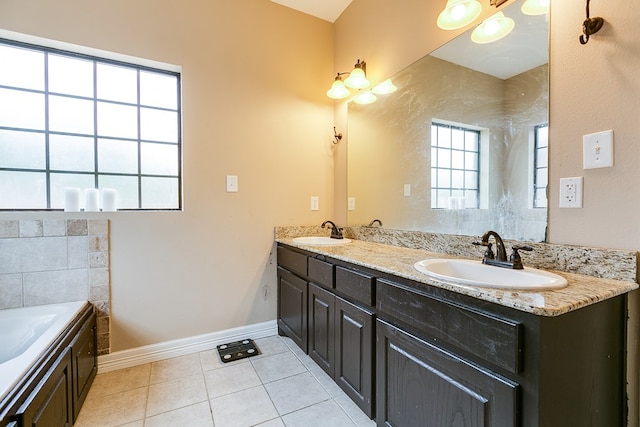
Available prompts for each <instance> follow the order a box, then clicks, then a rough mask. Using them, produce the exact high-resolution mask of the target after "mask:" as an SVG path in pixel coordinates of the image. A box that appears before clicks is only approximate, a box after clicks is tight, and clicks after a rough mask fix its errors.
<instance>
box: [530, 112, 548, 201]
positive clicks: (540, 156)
mask: <svg viewBox="0 0 640 427" xmlns="http://www.w3.org/2000/svg"><path fill="white" fill-rule="evenodd" d="M533 132H534V144H535V145H534V156H533V207H534V208H546V207H547V185H548V182H549V162H548V161H549V124H547V123H545V124H542V125H538V126H536V127H535V128H534V131H533Z"/></svg>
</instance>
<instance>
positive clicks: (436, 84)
mask: <svg viewBox="0 0 640 427" xmlns="http://www.w3.org/2000/svg"><path fill="white" fill-rule="evenodd" d="M523 1H524V0H520V1H516V2H513V4H511V5H509V6H508V7H506V8H504V9H503V10H502V11H503V12H504V14H505V15H507V16H509V17H511V18H512V19H514V20H515V29H514V30H513V31H512V33H510V34H509V35H507V36H506V37H505V38H503V39H501V40H499V41H497V42H494V43H490V44H483V45H480V44H476V43H473V42H472V41H471V37H470V34H471V32H472V30H473V28H472V29H470V30H469V31H467V32H466V33H464V34H462V35H460V36H459V37H457V38H456V39H454V40H452V41H450V42H449V43H447V44H446V45H444V46H442V47H441V48H439V49H437V50H436V51H434V52H433V53H431V54H430V55H427V56H425V57H424V58H422V59H421V60H419V61H417V62H416V63H414V64H412V65H410V66H409V67H407V68H406V69H405V70H403V71H401V72H400V73H398V74H397V75H396V76H394V77H392V80H393V83H394V84H395V85H396V86H397V87H398V90H397V91H396V92H395V93H393V94H390V95H386V96H384V97H382V96H380V97H378V101H377V102H376V103H374V104H369V105H358V104H356V103H354V102H351V103H349V110H348V142H347V143H348V171H347V179H348V183H347V184H348V185H347V188H348V197H349V198H350V200H349V203H348V206H349V211H348V213H347V219H348V224H349V225H350V226H362V225H367V224H369V223H370V222H371V221H372V220H373V219H374V218H379V219H381V220H382V222H383V224H384V226H385V227H386V228H392V229H401V230H413V231H428V232H435V233H446V234H462V235H481V234H482V233H484V232H485V231H487V230H490V229H493V230H495V231H497V232H498V233H500V234H501V235H502V237H504V238H509V239H517V240H529V241H544V240H545V238H546V228H547V198H546V187H547V177H548V174H547V135H548V132H547V131H548V106H549V84H548V16H547V15H538V16H527V15H524V14H523V13H522V12H521V10H520V8H521V6H522V2H523ZM434 26H435V24H434Z"/></svg>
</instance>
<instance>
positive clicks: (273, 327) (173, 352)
mask: <svg viewBox="0 0 640 427" xmlns="http://www.w3.org/2000/svg"><path fill="white" fill-rule="evenodd" d="M277 334H278V324H277V322H276V321H275V320H270V321H268V322H263V323H254V324H253V325H247V326H241V327H239V328H233V329H227V330H224V331H218V332H212V333H210V334H204V335H196V336H194V337H189V338H181V339H178V340H173V341H165V342H161V343H158V344H151V345H145V346H143V347H137V348H132V349H129V350H123V351H116V352H114V353H110V354H105V355H103V356H98V373H103V372H109V371H115V370H116V369H123V368H130V367H132V366H138V365H142V364H145V363H150V362H157V361H158V360H164V359H170V358H172V357H177V356H184V355H186V354H191V353H197V352H200V351H206V350H212V349H215V348H216V346H218V345H220V344H224V343H228V342H233V341H239V340H242V339H245V338H251V339H258V338H265V337H269V336H272V335H277Z"/></svg>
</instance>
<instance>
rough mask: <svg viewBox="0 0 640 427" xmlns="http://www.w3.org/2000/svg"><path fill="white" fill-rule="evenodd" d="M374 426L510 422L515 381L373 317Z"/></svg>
mask: <svg viewBox="0 0 640 427" xmlns="http://www.w3.org/2000/svg"><path fill="white" fill-rule="evenodd" d="M377 335H378V346H377V359H378V364H377V366H378V369H377V372H376V378H377V379H378V390H377V393H376V397H377V398H378V411H377V414H376V419H377V422H378V425H379V426H389V427H391V426H421V427H430V426H433V427H439V426H461V427H465V426H468V427H472V426H516V425H517V419H518V418H517V417H518V384H516V383H514V382H512V381H509V380H508V379H505V378H501V377H500V376H499V375H496V374H495V373H493V372H491V371H489V370H485V369H483V368H481V367H479V366H476V365H474V364H472V363H469V362H468V361H466V360H464V359H462V358H460V357H458V356H457V355H456V354H454V353H451V352H448V351H445V350H443V349H442V348H440V347H438V346H437V345H434V344H431V343H429V342H427V341H425V340H422V339H420V338H417V337H415V336H413V335H411V334H409V333H407V332H404V331H402V330H401V329H399V328H397V327H395V326H393V325H391V324H389V323H387V322H385V321H383V320H378V321H377Z"/></svg>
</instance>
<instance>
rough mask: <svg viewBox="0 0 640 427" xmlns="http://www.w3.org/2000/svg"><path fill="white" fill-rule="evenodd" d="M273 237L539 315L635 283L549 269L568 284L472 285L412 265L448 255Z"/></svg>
mask: <svg viewBox="0 0 640 427" xmlns="http://www.w3.org/2000/svg"><path fill="white" fill-rule="evenodd" d="M276 241H277V242H279V243H282V244H286V245H289V246H293V247H297V248H300V249H304V250H306V251H309V252H314V253H317V254H322V255H326V256H328V257H331V258H335V259H338V260H341V261H346V262H350V263H352V264H355V265H359V266H362V267H367V268H371V269H375V270H379V271H382V272H384V273H389V274H393V275H396V276H399V277H403V278H405V279H410V280H414V281H416V282H420V283H424V284H427V285H431V286H435V287H438V288H443V289H448V290H450V291H453V292H457V293H460V294H464V295H469V296H471V297H475V298H479V299H481V300H485V301H490V302H494V303H497V304H500V305H503V306H506V307H511V308H514V309H516V310H520V311H524V312H528V313H533V314H535V315H540V316H559V315H561V314H564V313H567V312H570V311H573V310H577V309H578V308H580V307H585V306H587V305H590V304H594V303H596V302H599V301H603V300H606V299H608V298H612V297H615V296H617V295H622V294H624V293H627V292H629V291H632V290H634V289H637V288H638V285H637V284H636V283H633V282H626V281H620V280H611V279H601V278H597V277H592V276H585V275H581V274H573V273H565V272H561V271H555V270H550V271H553V272H554V273H556V274H558V275H560V276H562V277H564V278H565V279H567V281H568V285H567V286H566V287H565V288H562V289H557V290H549V291H538V292H526V291H523V290H510V289H504V288H501V289H497V288H485V287H482V288H481V287H473V286H466V285H458V284H454V283H447V282H442V281H439V280H434V279H432V278H430V277H428V276H426V275H424V274H422V273H420V272H418V271H417V270H415V269H414V268H413V265H414V264H415V263H416V262H417V261H420V260H423V259H427V258H455V257H452V256H451V255H446V254H442V253H435V252H429V251H425V250H420V249H410V248H404V247H398V246H391V245H387V244H381V243H372V242H367V241H362V240H352V241H351V242H350V243H348V244H345V245H339V246H311V245H300V244H297V243H294V242H293V238H277V239H276ZM525 268H526V264H525Z"/></svg>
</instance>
